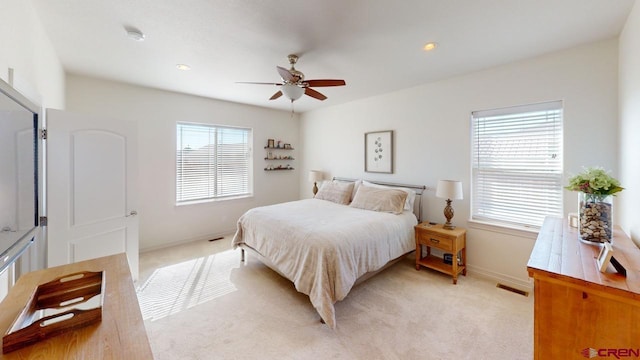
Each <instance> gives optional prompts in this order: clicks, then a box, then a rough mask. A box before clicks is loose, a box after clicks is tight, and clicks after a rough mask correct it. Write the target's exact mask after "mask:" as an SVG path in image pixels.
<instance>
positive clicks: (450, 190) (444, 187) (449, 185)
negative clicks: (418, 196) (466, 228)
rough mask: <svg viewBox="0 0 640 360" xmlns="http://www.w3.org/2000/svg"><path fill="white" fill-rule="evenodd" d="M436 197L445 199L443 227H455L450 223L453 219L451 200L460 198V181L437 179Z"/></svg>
mask: <svg viewBox="0 0 640 360" xmlns="http://www.w3.org/2000/svg"><path fill="white" fill-rule="evenodd" d="M436 197H439V198H441V199H447V206H446V207H445V208H444V217H445V218H446V219H447V222H446V223H445V224H444V226H443V228H444V229H448V230H453V229H455V228H456V227H455V226H453V225H451V219H453V207H451V200H461V199H462V182H461V181H457V180H438V188H437V190H436Z"/></svg>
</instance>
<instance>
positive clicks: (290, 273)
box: [232, 178, 425, 329]
mask: <svg viewBox="0 0 640 360" xmlns="http://www.w3.org/2000/svg"><path fill="white" fill-rule="evenodd" d="M332 189H333V190H335V189H339V191H333V192H332ZM424 189H425V187H424V186H417V185H404V184H390V183H380V182H361V181H359V180H352V179H344V178H335V179H334V180H333V181H331V182H327V183H325V184H323V186H322V187H321V189H320V191H319V192H318V194H317V195H316V197H315V198H313V199H305V200H299V201H292V202H287V203H282V204H275V205H269V206H262V207H257V208H254V209H251V210H249V211H247V212H246V213H245V214H244V215H242V216H241V217H240V219H239V220H238V223H237V230H236V234H235V236H234V238H233V241H232V244H233V247H234V249H235V248H237V247H240V248H241V249H242V260H243V261H244V257H245V254H244V251H245V250H249V252H250V253H252V254H254V255H255V256H256V257H257V258H258V259H259V260H260V261H262V262H263V263H265V264H266V265H267V266H269V267H270V268H272V269H273V270H275V271H276V272H278V273H279V274H280V275H282V276H284V277H285V278H287V279H289V280H290V281H292V282H293V283H294V285H295V287H296V289H297V290H298V291H299V292H302V293H304V294H306V295H308V296H309V299H310V301H311V303H312V305H313V306H314V307H315V309H316V311H317V312H318V314H319V315H320V317H321V320H322V321H323V322H324V323H326V324H327V325H328V326H329V327H331V328H334V329H335V327H336V319H335V309H334V304H335V303H336V302H337V301H341V300H343V299H344V298H345V297H346V296H347V294H348V293H349V291H350V290H351V288H352V287H353V286H354V285H355V284H356V282H358V281H359V280H362V279H364V278H368V277H370V275H372V274H374V273H376V272H378V271H379V270H381V269H382V268H384V267H385V266H386V265H388V264H389V263H390V262H392V261H394V260H397V259H400V258H401V257H402V256H404V255H406V254H408V253H410V252H411V251H413V250H415V240H414V226H415V225H416V224H417V223H418V219H419V218H420V216H421V210H422V204H421V203H422V201H421V200H420V199H421V195H422V192H423V191H424ZM401 193H405V194H406V195H404V197H403V195H402V194H401ZM416 199H417V200H416ZM400 202H401V203H400ZM390 209H391V210H392V211H390Z"/></svg>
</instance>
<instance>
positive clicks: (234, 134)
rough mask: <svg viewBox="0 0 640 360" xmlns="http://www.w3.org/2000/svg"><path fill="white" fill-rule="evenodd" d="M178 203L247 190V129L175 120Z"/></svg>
mask: <svg viewBox="0 0 640 360" xmlns="http://www.w3.org/2000/svg"><path fill="white" fill-rule="evenodd" d="M176 134H177V141H176V144H177V146H176V201H177V202H178V203H184V202H192V201H202V200H211V199H221V198H228V197H238V196H247V195H250V194H251V174H252V167H251V148H250V144H251V129H245V128H234V127H225V126H216V125H201V124H187V123H178V124H177V128H176Z"/></svg>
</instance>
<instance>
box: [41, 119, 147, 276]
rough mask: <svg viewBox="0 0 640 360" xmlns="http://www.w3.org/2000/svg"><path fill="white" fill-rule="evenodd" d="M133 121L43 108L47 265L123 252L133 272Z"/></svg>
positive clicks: (135, 268) (135, 267)
mask: <svg viewBox="0 0 640 360" xmlns="http://www.w3.org/2000/svg"><path fill="white" fill-rule="evenodd" d="M136 139H137V127H136V124H135V123H133V122H130V121H121V120H115V119H103V118H99V117H96V116H92V115H81V114H74V113H70V112H66V111H59V110H52V109H47V155H46V157H47V172H48V174H47V180H48V182H47V207H48V209H47V217H48V265H49V266H50V267H51V266H56V265H62V264H69V263H73V262H77V261H82V260H88V259H93V258H97V257H101V256H107V255H113V254H117V253H121V252H126V253H127V258H128V260H129V266H130V267H131V273H132V275H133V278H134V279H137V278H138V217H137V216H136V215H137V211H136V209H137V188H138V183H137V181H138V176H137V157H138V154H137V141H136Z"/></svg>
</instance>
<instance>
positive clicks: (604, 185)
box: [565, 167, 624, 198]
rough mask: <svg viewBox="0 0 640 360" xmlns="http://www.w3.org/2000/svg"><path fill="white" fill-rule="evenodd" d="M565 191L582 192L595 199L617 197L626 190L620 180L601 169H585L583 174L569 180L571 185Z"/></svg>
mask: <svg viewBox="0 0 640 360" xmlns="http://www.w3.org/2000/svg"><path fill="white" fill-rule="evenodd" d="M565 189H567V190H571V191H580V192H583V193H585V194H590V195H593V197H595V198H602V197H605V196H608V195H615V194H616V193H619V192H620V191H622V190H624V188H623V187H621V186H620V182H619V181H618V180H616V179H615V178H613V177H612V176H611V175H609V174H608V172H607V171H605V170H604V169H603V168H600V167H588V168H584V171H583V172H581V173H580V174H578V175H575V176H572V177H571V178H569V185H568V186H566V187H565Z"/></svg>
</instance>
